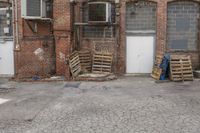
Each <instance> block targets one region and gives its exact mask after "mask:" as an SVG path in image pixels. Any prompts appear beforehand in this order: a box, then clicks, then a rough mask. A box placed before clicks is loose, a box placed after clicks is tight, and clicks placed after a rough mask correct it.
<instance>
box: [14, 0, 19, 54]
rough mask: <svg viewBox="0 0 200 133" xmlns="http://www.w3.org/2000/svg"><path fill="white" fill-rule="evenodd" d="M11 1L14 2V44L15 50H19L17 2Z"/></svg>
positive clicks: (15, 0)
mask: <svg viewBox="0 0 200 133" xmlns="http://www.w3.org/2000/svg"><path fill="white" fill-rule="evenodd" d="M13 3H15V10H14V11H15V17H14V23H15V39H16V44H15V50H20V47H19V33H18V32H19V29H18V3H17V0H13Z"/></svg>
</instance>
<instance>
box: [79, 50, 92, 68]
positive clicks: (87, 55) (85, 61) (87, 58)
mask: <svg viewBox="0 0 200 133" xmlns="http://www.w3.org/2000/svg"><path fill="white" fill-rule="evenodd" d="M78 53H79V59H80V63H81V69H82V71H84V72H91V71H92V57H91V52H90V51H89V50H81V51H78Z"/></svg>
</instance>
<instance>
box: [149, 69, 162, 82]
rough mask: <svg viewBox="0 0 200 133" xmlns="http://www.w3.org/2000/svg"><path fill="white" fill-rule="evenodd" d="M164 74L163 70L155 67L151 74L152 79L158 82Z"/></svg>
mask: <svg viewBox="0 0 200 133" xmlns="http://www.w3.org/2000/svg"><path fill="white" fill-rule="evenodd" d="M161 74H162V69H161V68H159V67H156V66H154V67H153V71H152V73H151V77H152V78H154V79H156V80H160V76H161Z"/></svg>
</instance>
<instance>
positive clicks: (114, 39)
mask: <svg viewBox="0 0 200 133" xmlns="http://www.w3.org/2000/svg"><path fill="white" fill-rule="evenodd" d="M99 1H106V2H110V3H112V17H113V19H112V20H113V22H112V24H109V25H101V26H97V25H88V24H85V23H86V22H87V19H88V14H87V13H88V11H87V2H88V0H81V1H79V0H75V1H73V2H70V0H53V6H52V7H53V10H52V11H53V12H52V16H53V17H52V19H51V20H45V19H44V20H39V19H37V20H34V19H24V18H22V17H21V0H17V2H15V3H14V4H13V8H14V9H15V10H14V12H15V13H14V14H15V17H14V20H15V23H14V24H15V25H14V31H15V76H16V77H18V78H24V77H31V76H34V75H39V76H44V77H46V76H51V75H63V76H65V77H66V79H69V78H70V71H69V64H68V57H69V55H70V53H72V52H73V51H74V50H75V49H85V48H87V49H92V48H93V47H94V44H97V43H101V42H103V43H107V44H108V45H110V46H111V47H112V49H113V55H114V62H113V73H116V74H125V73H126V69H127V68H126V65H127V64H126V62H127V60H126V56H127V55H126V51H127V49H126V45H127V41H126V37H127V34H129V32H131V34H134V35H135V34H141V33H142V34H148V35H149V34H151V35H153V36H155V38H156V41H155V55H156V54H164V53H165V52H169V53H172V54H173V53H176V54H189V55H191V56H192V62H193V69H199V67H200V58H199V50H200V47H199V37H198V36H199V12H200V11H199V9H200V6H199V3H200V0H179V1H176V0H119V2H118V1H115V0H99ZM83 24H85V25H83ZM144 31H145V32H144ZM77 34H78V35H79V37H78V38H77V37H76V35H77ZM77 47H78V48H77ZM155 57H156V56H155Z"/></svg>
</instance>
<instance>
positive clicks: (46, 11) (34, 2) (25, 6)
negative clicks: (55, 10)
mask: <svg viewBox="0 0 200 133" xmlns="http://www.w3.org/2000/svg"><path fill="white" fill-rule="evenodd" d="M21 11H22V18H27V19H28V18H30V19H42V18H50V17H51V12H52V3H51V0H21Z"/></svg>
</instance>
